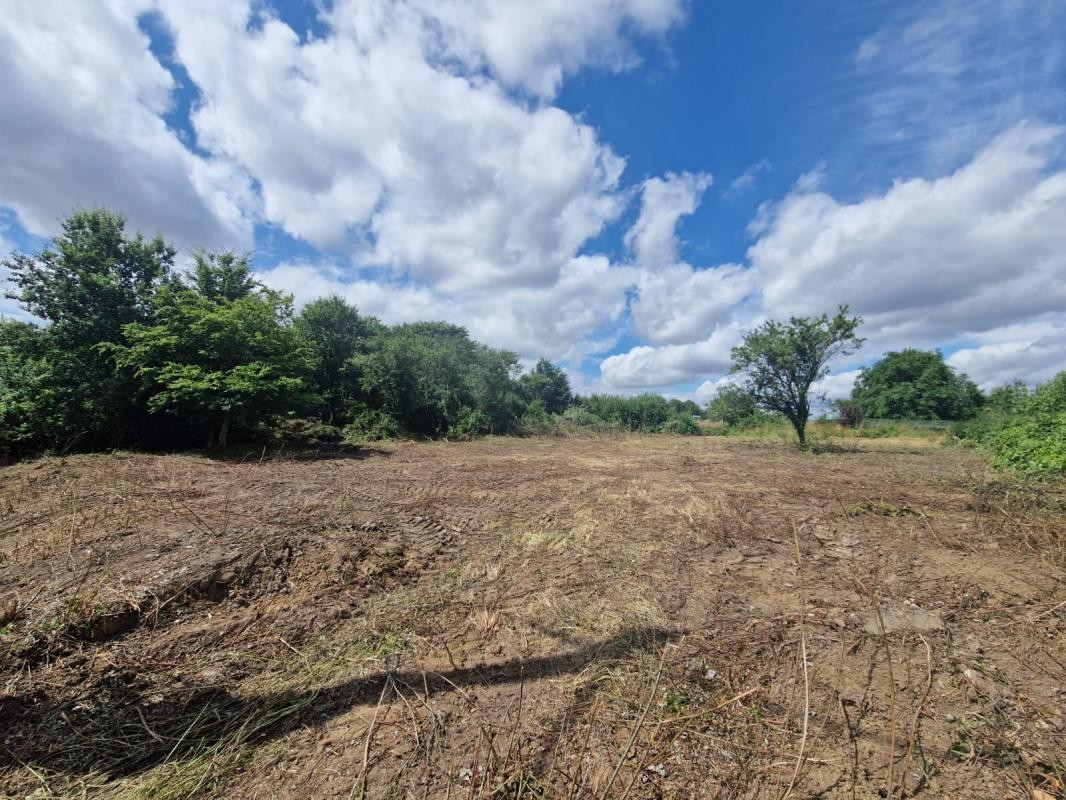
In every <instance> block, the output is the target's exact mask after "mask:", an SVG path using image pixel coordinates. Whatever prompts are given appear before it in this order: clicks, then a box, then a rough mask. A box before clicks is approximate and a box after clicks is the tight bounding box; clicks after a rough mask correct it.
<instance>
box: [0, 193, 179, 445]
mask: <svg viewBox="0 0 1066 800" xmlns="http://www.w3.org/2000/svg"><path fill="white" fill-rule="evenodd" d="M173 261H174V248H173V247H171V246H170V245H169V244H167V243H166V242H165V241H164V240H163V238H162V237H160V236H156V237H154V238H151V239H148V238H145V237H144V236H143V235H141V234H140V233H137V234H135V235H132V236H131V235H129V234H127V232H126V221H125V218H123V217H122V216H121V215H119V214H114V213H112V212H110V211H106V210H104V209H99V208H94V209H87V210H83V211H76V212H74V213H73V214H71V215H70V216H69V217H68V218H67V219H65V220H64V221H63V223H62V230H61V232H60V233H59V234H58V235H57V236H56V237H54V238H53V239H52V241H51V243H50V244H49V245H48V246H46V247H45V248H43V249H42V250H41V251H40V252H38V253H33V254H26V253H18V254H15V255H13V256H12V257H11V258H10V259H8V260H7V261H5V262H4V266H5V267H6V268H7V269H8V271H9V272H10V281H11V283H12V284H13V287H14V288H13V290H12V291H11V292H9V293H8V297H10V298H12V299H15V300H18V301H19V303H20V304H21V305H22V307H23V308H25V309H26V310H27V311H29V312H30V313H31V314H33V315H35V316H36V317H39V318H41V319H43V320H44V321H45V322H46V323H47V326H46V327H45V329H44V333H43V335H42V338H41V340H40V341H39V342H38V343H37V345H36V353H35V355H33V359H34V365H32V366H31V365H30V364H29V363H28V362H26V363H23V365H22V368H26V369H32V370H33V371H34V373H35V374H37V375H38V376H40V375H41V374H42V371H47V373H48V379H47V381H46V384H47V394H48V398H47V402H48V407H49V412H48V414H47V422H46V423H45V422H44V421H43V420H44V419H45V418H44V417H40V418H39V422H40V424H41V425H43V426H45V427H42V428H41V430H39V431H38V436H37V437H36V438H37V439H38V440H39V442H40V443H41V444H42V445H43V446H51V447H61V448H65V447H68V446H71V445H74V444H78V445H79V446H100V445H113V444H117V443H121V442H123V441H131V440H136V439H138V438H140V437H141V436H142V435H143V434H144V431H145V428H144V422H145V419H144V415H143V414H142V413H141V412H140V409H139V408H138V406H137V405H136V403H135V392H134V391H133V384H132V382H131V380H130V376H129V375H128V374H126V373H124V372H122V371H118V370H116V369H115V365H114V363H113V362H112V360H111V359H110V357H109V355H108V354H107V352H106V350H107V347H106V346H107V345H113V344H117V343H120V342H121V341H122V330H123V327H124V326H126V325H129V324H146V323H148V322H150V320H151V317H152V314H153V309H154V298H155V295H156V292H157V291H158V290H159V287H160V286H161V285H163V283H164V282H165V281H166V279H167V278H168V276H169V274H170V270H171V268H172V265H173ZM42 380H43V379H42ZM42 386H43V384H42ZM42 402H43V401H42ZM42 407H43V406H42Z"/></svg>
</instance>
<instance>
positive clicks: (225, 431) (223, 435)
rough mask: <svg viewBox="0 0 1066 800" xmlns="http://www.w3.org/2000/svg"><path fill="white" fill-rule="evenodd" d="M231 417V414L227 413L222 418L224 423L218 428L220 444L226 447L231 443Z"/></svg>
mask: <svg viewBox="0 0 1066 800" xmlns="http://www.w3.org/2000/svg"><path fill="white" fill-rule="evenodd" d="M229 419H230V415H229V414H226V416H224V417H223V418H222V425H221V426H220V427H219V429H218V446H219V447H225V446H226V445H227V444H228V443H229Z"/></svg>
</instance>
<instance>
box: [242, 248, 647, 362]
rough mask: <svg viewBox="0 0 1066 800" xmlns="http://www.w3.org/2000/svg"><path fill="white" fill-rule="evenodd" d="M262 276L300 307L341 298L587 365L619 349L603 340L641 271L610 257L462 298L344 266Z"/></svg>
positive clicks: (381, 313)
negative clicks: (543, 284)
mask: <svg viewBox="0 0 1066 800" xmlns="http://www.w3.org/2000/svg"><path fill="white" fill-rule="evenodd" d="M258 277H259V278H260V280H262V281H263V282H264V283H266V284H267V285H269V286H272V287H273V288H276V289H281V290H284V291H287V292H290V293H292V294H293V295H294V296H295V298H296V301H297V305H303V304H304V303H306V302H307V301H309V300H312V299H314V298H316V297H322V296H324V295H328V294H337V295H340V296H341V297H344V298H345V299H346V300H347V301H348V302H350V303H353V304H354V305H356V306H358V308H359V309H360V311H361V312H363V313H365V314H372V315H374V316H376V317H379V318H380V319H382V320H383V321H385V322H387V323H390V324H397V323H402V322H414V321H417V320H427V319H446V320H449V321H451V322H454V323H456V324H460V325H464V326H465V327H466V328H467V329H468V330H469V331H470V333H471V335H473V336H474V337H475V338H477V339H479V340H481V341H484V342H489V343H491V344H492V346H494V347H500V348H504V349H509V350H514V351H515V352H518V353H519V354H521V355H524V356H526V357H527V358H539V357H541V356H544V357H548V358H551V359H556V360H565V361H570V362H573V363H579V362H580V361H581V359H582V358H584V357H585V356H586V355H587V354H589V353H592V352H597V351H599V350H602V349H607V348H609V347H610V346H611V344H612V343H613V341H612V339H610V338H609V339H608V340H607V341H602V340H600V339H599V338H598V335H597V334H599V332H600V331H601V329H603V328H605V327H607V326H609V325H610V324H611V323H613V322H614V321H615V320H617V319H618V317H620V316H621V314H622V313H623V312H624V310H625V301H626V291H627V289H628V288H629V286H630V285H631V283H632V280H633V273H632V270H630V269H627V268H619V267H614V266H612V265H611V264H610V263H609V262H608V260H607V259H606V258H604V257H602V256H581V257H577V258H574V259H572V260H571V261H570V262H569V263H567V264H566V265H565V266H564V267H563V269H562V270H561V273H560V276H559V280H558V281H557V282H556V283H555V284H553V285H552V286H550V287H547V288H543V289H538V288H528V287H506V286H504V287H499V288H497V289H492V290H487V291H485V292H483V293H481V292H463V293H458V294H449V293H447V292H445V291H443V290H441V289H440V288H439V287H431V286H427V285H412V284H410V283H403V282H389V281H382V280H369V279H365V278H360V279H354V280H353V279H352V278H351V277H350V275H348V270H345V269H343V268H340V267H338V266H336V265H322V264H319V265H310V264H299V263H285V264H279V265H277V266H276V267H274V268H272V269H270V270H266V271H263V272H261V273H260V274H259V276H258ZM590 337H591V338H590Z"/></svg>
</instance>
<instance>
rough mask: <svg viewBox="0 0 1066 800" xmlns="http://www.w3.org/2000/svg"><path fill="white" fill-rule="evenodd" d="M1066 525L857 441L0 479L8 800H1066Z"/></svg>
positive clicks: (80, 461)
mask: <svg viewBox="0 0 1066 800" xmlns="http://www.w3.org/2000/svg"><path fill="white" fill-rule="evenodd" d="M856 448H857V449H856ZM1063 507H1064V503H1063V494H1062V485H1061V483H1059V484H1053V485H1051V486H1050V487H1049V486H1047V485H1044V486H1036V487H1034V486H1019V485H1017V484H1015V483H1014V482H1011V481H1005V480H1004V479H1003V478H1002V477H998V476H997V475H995V474H994V473H992V472H990V471H989V470H988V469H987V467H986V466H985V465H984V463H983V462H982V460H981V459H980V458H979V457H978V456H977V455H975V454H974V453H972V452H968V451H963V450H958V449H950V448H941V447H938V446H931V445H926V446H919V443H914V444H911V445H907V444H906V443H900V442H888V443H883V442H875V441H869V442H866V441H863V442H860V443H859V444H858V445H855V446H853V449H852V451H850V452H831V453H823V454H821V455H813V454H810V453H800V452H798V451H795V450H793V449H791V448H789V447H787V446H785V445H783V444H780V443H772V442H760V441H738V440H733V439H724V438H711V437H705V438H670V437H619V438H603V439H559V440H553V439H524V440H523V439H489V440H484V441H480V442H474V443H466V444H455V443H451V444H449V443H434V444H396V445H388V446H383V447H381V448H372V449H364V450H361V451H353V452H349V453H337V454H332V455H328V454H327V455H320V456H319V457H317V458H305V459H288V458H278V457H273V458H272V457H269V456H266V457H263V456H262V454H256V456H254V457H251V458H248V459H244V460H239V459H233V460H211V459H208V458H205V457H201V456H194V455H183V456H154V455H121V454H116V455H96V456H76V457H69V458H62V459H45V460H40V461H36V462H32V463H25V464H20V465H16V466H13V467H8V468H6V469H4V470H2V471H0V622H2V623H4V627H3V628H2V630H0V673H2V679H3V684H2V686H0V794H3V795H5V796H10V797H34V798H41V797H53V796H70V797H75V796H76V797H81V796H90V797H192V796H206V797H232V798H275V797H277V798H317V797H338V798H357V797H369V798H408V797H410V798H438V797H439V798H446V797H457V798H488V797H527V798H534V797H551V798H568V799H570V800H573V798H579V797H580V798H615V797H618V798H622V797H630V798H675V797H679V798H705V797H767V798H784V797H789V796H791V797H797V798H798V797H825V798H836V797H840V798H877V797H880V798H885V797H906V796H915V795H917V796H926V797H952V798H978V797H980V798H988V797H995V798H1000V797H1002V798H1007V797H1017V798H1030V799H1031V800H1032V799H1035V800H1047V798H1055V797H1063V796H1064V795H1063V783H1064V781H1066V778H1064V775H1063V772H1064V764H1063V754H1064V752H1066V644H1064V643H1066V638H1064V634H1066V587H1064V582H1063V577H1064V566H1063V565H1064V559H1063V553H1064V549H1066V547H1064V542H1066V516H1064V515H1063Z"/></svg>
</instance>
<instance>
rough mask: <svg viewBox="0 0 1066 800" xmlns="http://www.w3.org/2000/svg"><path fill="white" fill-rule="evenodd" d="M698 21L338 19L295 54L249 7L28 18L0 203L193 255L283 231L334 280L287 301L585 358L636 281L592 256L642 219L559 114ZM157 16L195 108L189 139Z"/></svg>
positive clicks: (450, 7) (1, 62)
mask: <svg viewBox="0 0 1066 800" xmlns="http://www.w3.org/2000/svg"><path fill="white" fill-rule="evenodd" d="M685 7H686V2H685V0H591V2H586V3H571V2H562V1H561V0H549V1H548V2H544V3H536V4H531V3H524V2H517V0H515V1H513V2H488V0H481V1H480V2H474V3H455V2H451V0H338V2H334V3H331V4H328V5H323V6H321V7H320V9H319V20H318V21H319V23H320V24H319V25H318V26H316V30H315V33H314V35H311V36H306V37H301V36H300V35H298V34H297V32H295V31H294V30H293V29H292V28H291V27H289V25H287V24H286V23H285V22H284V21H283V20H282V19H281V18H280V17H278V16H277V15H275V14H274V12H273V11H272V10H271V7H270V6H269V4H263V3H260V2H252V0H238V1H237V2H231V1H230V0H180V1H179V0H107V2H105V3H103V4H102V5H101V4H97V5H95V6H93V7H92V8H90V7H88V6H87V5H86V4H84V3H79V2H66V3H29V2H22V0H19V2H16V4H15V6H14V7H13V8H12V9H8V10H6V13H5V15H4V16H3V18H0V81H2V83H3V85H4V86H5V87H6V88H5V97H4V99H5V102H4V103H3V104H0V125H3V127H4V130H5V137H4V143H3V145H0V204H3V205H7V206H9V207H11V208H12V209H14V210H15V212H16V213H17V215H18V219H19V221H20V222H21V223H22V225H23V226H24V227H25V228H27V229H28V230H30V231H33V232H36V233H46V234H47V233H53V232H54V231H55V229H56V225H57V221H58V220H59V218H61V217H62V216H63V215H64V214H65V213H66V212H68V211H69V210H70V209H71V208H72V207H74V206H78V205H95V204H104V205H107V206H110V207H113V208H116V209H120V210H123V211H125V212H127V213H128V214H129V215H130V217H131V222H132V223H133V224H134V225H135V226H136V227H140V228H144V229H146V230H148V231H155V230H160V229H161V230H164V231H165V232H166V233H167V234H168V235H169V236H171V237H172V238H173V239H175V240H176V241H177V243H178V244H179V245H182V246H185V247H187V248H189V247H192V246H196V245H203V246H206V247H226V246H230V247H238V248H248V247H250V245H251V234H252V226H253V224H254V223H258V222H264V223H270V224H273V225H276V226H277V227H279V228H280V229H282V230H284V231H285V232H286V233H287V234H289V235H291V236H294V237H296V238H298V239H302V240H303V241H305V242H307V243H310V244H311V245H313V246H315V247H317V248H320V249H322V250H324V251H326V252H327V253H330V254H334V255H333V256H332V257H331V258H329V259H325V260H328V261H329V263H330V264H332V265H333V266H332V272H333V274H332V275H330V274H329V273H330V271H331V268H329V267H323V266H322V265H321V264H318V265H316V266H308V265H302V264H296V263H289V264H284V265H280V266H279V267H278V268H277V269H276V270H274V271H273V272H272V274H271V275H270V276H269V277H270V278H271V279H272V280H274V281H275V282H278V283H284V284H287V285H289V286H291V287H292V288H297V289H300V290H303V289H305V288H306V287H308V286H319V287H322V288H325V287H326V286H333V285H334V284H335V283H339V284H340V285H341V286H343V288H344V291H346V292H349V293H353V294H358V295H359V296H360V297H361V298H362V299H361V303H362V305H364V306H367V305H369V306H374V307H376V306H378V305H380V306H381V307H382V311H383V313H382V316H384V317H386V318H390V319H400V318H402V317H405V316H408V317H411V316H415V315H432V316H446V317H447V318H449V319H455V320H457V321H462V322H464V323H466V324H468V326H469V327H470V329H471V331H472V332H475V334H476V335H483V336H484V337H485V338H487V339H491V340H492V341H494V342H495V343H499V344H502V345H504V346H511V347H514V348H516V349H519V350H520V351H521V352H523V353H524V354H532V353H537V354H542V353H543V354H552V355H558V354H560V353H583V352H587V351H588V350H589V348H590V347H594V346H598V345H596V344H593V343H592V341H591V340H590V341H585V339H586V338H587V337H592V338H593V339H599V338H600V337H601V336H602V335H603V334H602V331H600V329H601V328H602V327H603V326H605V325H608V324H609V323H611V322H612V321H614V320H616V319H617V318H618V316H620V315H621V314H622V313H623V312H624V310H625V303H626V293H627V290H628V289H629V287H630V286H631V285H632V277H633V275H632V271H631V270H630V269H629V268H628V267H624V266H623V267H616V266H612V265H610V264H609V263H608V262H607V260H606V259H604V258H602V257H599V256H594V255H585V254H583V253H582V249H583V248H584V246H585V245H586V243H587V242H588V241H589V240H590V239H591V238H593V237H595V236H596V235H598V234H599V233H600V232H601V231H602V230H603V229H604V227H605V226H606V225H608V224H610V223H611V222H612V221H613V220H614V219H615V218H616V217H617V216H618V215H619V213H620V212H621V211H622V209H623V208H624V206H625V204H626V202H627V198H628V194H627V192H626V191H625V190H623V188H622V187H621V186H620V177H621V174H622V171H623V169H624V165H625V162H624V160H623V159H622V158H621V157H620V156H618V155H617V154H616V153H614V152H613V151H612V149H611V148H610V147H609V146H608V145H606V144H605V143H603V142H602V141H600V139H599V137H598V135H597V133H596V131H595V129H594V128H592V127H591V126H590V125H588V124H586V123H584V122H583V121H581V120H580V119H579V118H578V117H576V116H574V115H572V114H570V113H567V112H566V111H563V110H562V109H560V108H557V107H554V106H552V105H551V104H550V101H551V98H552V97H553V96H554V94H555V92H556V91H557V90H558V88H559V85H560V82H561V81H562V79H563V78H564V77H565V76H567V75H570V74H573V73H574V72H576V71H578V70H580V69H582V68H586V67H594V68H604V69H608V70H621V69H627V68H630V67H632V66H634V65H635V64H636V63H637V61H638V59H637V57H636V55H635V53H636V51H635V49H634V47H633V40H634V37H643V38H645V39H647V38H649V37H650V38H653V39H654V38H656V37H662V36H664V35H665V34H666V33H667V32H668V31H670V30H671V29H672V28H674V27H675V26H677V25H678V24H680V23H681V21H682V20H683V18H684V14H685ZM146 14H150V15H151V20H152V25H153V27H158V29H159V30H160V31H161V32H162V34H163V35H166V37H167V44H168V45H169V43H170V40H172V43H173V54H172V56H170V58H172V59H173V63H174V64H175V65H179V66H180V68H181V69H182V70H183V72H182V74H183V75H186V74H187V76H188V80H189V81H191V84H192V85H193V88H194V89H195V92H196V99H195V102H194V103H193V104H192V107H191V110H190V113H189V120H188V124H189V126H190V130H189V131H188V132H186V131H182V136H179V135H178V134H177V133H176V132H175V131H173V130H171V129H170V128H168V126H167V123H166V121H165V120H166V116H167V114H168V112H169V111H171V110H172V108H173V104H174V102H175V90H176V83H175V78H174V76H173V75H172V74H171V68H170V67H169V66H165V65H164V64H163V63H161V62H160V61H159V60H158V59H157V58H156V56H155V55H154V54H153V52H152V47H151V42H150V40H149V38H148V36H147V35H146V33H145V32H144V30H142V26H143V23H144V20H145V19H146V17H145V15H146ZM169 63H170V62H169V61H168V64H169ZM187 134H191V136H190V135H187ZM370 269H374V270H375V271H374V272H373V273H371V272H369V270H370ZM300 274H302V276H303V277H302V278H300V277H299V275H300ZM371 274H372V275H373V276H374V277H373V278H371V277H368V276H369V275H371ZM301 293H302V291H301ZM398 307H402V308H403V309H404V310H403V311H402V313H401V312H398V311H397V308H398ZM374 310H376V308H375V309H374ZM607 339H608V340H610V335H609V334H608V335H607Z"/></svg>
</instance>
